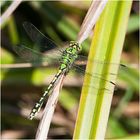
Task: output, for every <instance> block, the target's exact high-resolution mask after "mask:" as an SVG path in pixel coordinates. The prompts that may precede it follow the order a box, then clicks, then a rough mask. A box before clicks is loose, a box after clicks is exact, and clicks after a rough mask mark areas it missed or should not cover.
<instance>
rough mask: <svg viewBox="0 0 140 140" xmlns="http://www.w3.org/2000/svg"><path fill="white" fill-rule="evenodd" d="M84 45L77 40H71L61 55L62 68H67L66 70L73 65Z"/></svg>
mask: <svg viewBox="0 0 140 140" xmlns="http://www.w3.org/2000/svg"><path fill="white" fill-rule="evenodd" d="M81 49H82V47H81V45H79V44H78V43H77V42H75V41H71V42H70V46H69V47H68V48H66V49H65V50H64V51H63V53H62V57H61V60H60V62H61V66H60V69H61V70H62V69H65V70H66V72H68V71H69V69H70V68H71V67H72V64H73V63H74V61H75V60H76V58H77V57H78V53H79V52H80V51H81Z"/></svg>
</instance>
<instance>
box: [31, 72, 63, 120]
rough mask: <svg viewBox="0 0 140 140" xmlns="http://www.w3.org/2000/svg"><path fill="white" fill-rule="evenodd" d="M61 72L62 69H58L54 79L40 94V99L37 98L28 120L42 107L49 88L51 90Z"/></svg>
mask: <svg viewBox="0 0 140 140" xmlns="http://www.w3.org/2000/svg"><path fill="white" fill-rule="evenodd" d="M61 72H62V71H59V72H58V73H57V74H56V75H55V77H54V79H53V80H52V81H51V83H50V84H49V86H48V88H47V90H46V91H45V92H44V94H43V95H42V96H41V98H40V100H39V101H38V102H37V103H36V104H35V106H34V107H33V109H32V111H31V113H30V115H29V119H30V120H32V119H33V118H34V117H35V116H36V115H37V113H38V112H39V111H40V109H41V107H42V105H43V102H44V100H45V97H46V96H47V95H48V94H49V93H50V91H51V90H53V88H54V85H55V83H56V82H57V80H58V78H59V76H60V75H61Z"/></svg>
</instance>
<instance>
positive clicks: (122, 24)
mask: <svg viewBox="0 0 140 140" xmlns="http://www.w3.org/2000/svg"><path fill="white" fill-rule="evenodd" d="M131 3H132V2H131V1H109V2H108V3H107V5H106V8H105V10H104V12H103V14H102V15H101V17H100V20H99V21H98V23H97V24H96V26H95V30H94V37H93V40H92V45H91V48H90V53H89V59H90V60H91V59H92V60H95V59H96V60H101V61H107V62H110V63H119V62H120V57H121V51H122V47H123V42H124V37H125V32H126V27H127V22H128V17H129V12H130V8H131ZM93 64H94V63H93ZM93 64H92V65H87V71H89V72H90V73H93V74H94V73H99V74H101V75H102V74H103V73H106V75H103V76H104V78H105V79H107V80H110V81H112V77H111V75H109V73H110V72H113V73H116V74H117V72H118V69H117V68H116V67H115V68H114V67H113V66H111V65H107V66H106V65H102V66H99V65H98V64H94V65H93ZM84 84H85V85H86V84H88V85H94V86H98V87H100V88H106V89H109V90H110V91H112V92H113V90H114V86H113V85H111V84H109V83H107V82H105V81H102V80H100V79H99V80H97V79H96V81H95V80H94V79H92V78H90V77H88V76H86V77H85V80H84ZM91 87H92V86H91ZM91 87H83V89H82V95H81V99H80V106H79V111H78V117H77V122H76V127H75V131H74V139H104V136H105V131H106V126H107V121H108V116H109V111H110V106H111V101H112V95H113V94H107V91H106V90H94V89H93V88H91Z"/></svg>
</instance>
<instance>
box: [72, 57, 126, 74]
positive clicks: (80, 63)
mask: <svg viewBox="0 0 140 140" xmlns="http://www.w3.org/2000/svg"><path fill="white" fill-rule="evenodd" d="M87 61H88V62H89V63H95V64H98V65H113V66H114V67H116V68H117V67H118V66H119V68H121V69H127V66H126V65H124V64H118V63H110V62H107V61H100V60H94V61H90V60H87V57H86V56H83V55H78V58H77V59H76V61H75V62H74V64H75V66H76V65H77V66H82V67H84V66H86V64H87ZM110 74H112V75H113V74H115V73H110ZM115 75H116V74H115Z"/></svg>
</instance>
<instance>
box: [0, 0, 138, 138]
mask: <svg viewBox="0 0 140 140" xmlns="http://www.w3.org/2000/svg"><path fill="white" fill-rule="evenodd" d="M11 3H12V1H2V2H1V11H2V14H3V12H4V11H5V10H6V9H7V8H8V7H9V5H10V4H11ZM89 5H90V1H88V2H86V1H80V2H79V1H71V2H70V1H69V2H68V1H63V2H62V1H57V2H47V1H42V2H37V1H36V2H32V1H27V2H22V3H21V4H20V5H19V7H18V8H17V9H16V10H15V11H14V13H13V14H12V16H10V18H9V19H7V22H5V23H4V24H3V25H2V27H1V91H2V92H1V112H2V113H1V131H2V138H18V139H21V138H24V139H29V138H30V139H31V138H34V137H35V133H36V130H37V127H38V123H39V118H40V117H41V114H42V111H43V110H41V112H40V113H39V115H38V117H37V118H36V119H34V120H33V121H30V120H28V119H27V117H28V115H29V113H30V111H31V108H32V107H33V105H34V103H35V102H36V101H37V100H38V99H39V97H40V95H41V94H42V93H43V91H44V89H45V88H46V87H47V85H48V84H49V82H50V81H51V78H52V76H53V74H54V73H55V72H56V70H57V68H56V67H54V66H48V67H43V68H42V67H29V68H27V67H24V65H23V63H26V61H25V60H22V59H20V58H19V56H18V55H17V54H16V53H15V52H14V50H13V47H14V46H15V45H17V44H20V43H26V44H28V45H30V46H32V45H33V42H31V41H30V39H29V38H28V36H27V34H26V33H25V31H24V29H23V26H22V24H23V22H24V21H29V22H31V23H32V24H34V25H35V26H36V27H37V28H38V29H40V30H41V31H42V32H43V33H44V34H45V35H46V36H48V37H49V38H51V39H52V40H54V41H55V42H56V44H59V45H60V44H61V45H62V46H63V44H65V42H67V41H71V40H76V36H77V34H78V31H79V30H80V25H81V23H82V21H83V19H84V16H85V14H86V12H87V10H88V7H89ZM138 6H139V2H138V1H134V2H133V5H132V9H131V14H130V19H129V22H128V28H127V32H126V38H125V42H124V50H123V52H122V60H121V61H122V63H123V64H125V65H127V66H128V67H129V68H128V69H127V68H126V69H122V70H120V72H119V75H118V79H117V84H116V90H115V93H114V97H113V101H112V107H111V112H110V118H109V122H108V127H107V132H106V138H116V139H117V138H126V139H127V138H130V139H131V138H133V139H134V138H138V132H139V125H138V121H139V100H138V99H139V91H138V90H139V80H138V76H139V72H138V57H139V54H138V52H139V36H138V35H139V14H138V12H139V7H138ZM89 46H90V38H89V39H88V40H86V41H85V42H84V43H83V47H84V49H83V52H82V54H84V55H88V50H89ZM81 87H82V78H81V77H80V76H79V75H78V74H77V73H72V74H70V75H68V76H67V78H66V80H65V81H64V86H63V89H62V91H61V94H60V97H59V102H58V104H57V107H56V110H55V114H54V117H53V120H52V124H51V128H50V130H49V138H51V139H56V138H59V139H66V138H67V139H70V138H72V135H73V131H74V124H75V120H76V114H77V110H78V103H79V98H80V91H81Z"/></svg>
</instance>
